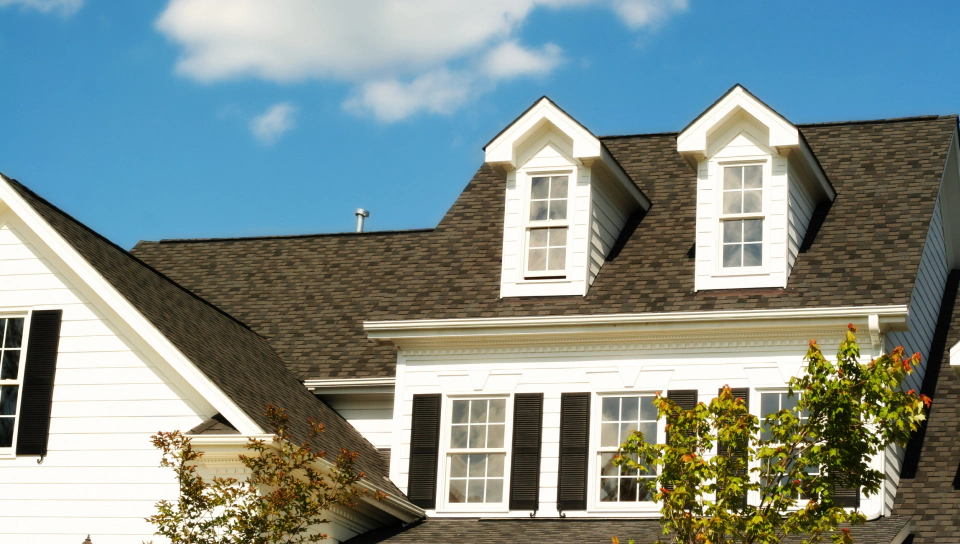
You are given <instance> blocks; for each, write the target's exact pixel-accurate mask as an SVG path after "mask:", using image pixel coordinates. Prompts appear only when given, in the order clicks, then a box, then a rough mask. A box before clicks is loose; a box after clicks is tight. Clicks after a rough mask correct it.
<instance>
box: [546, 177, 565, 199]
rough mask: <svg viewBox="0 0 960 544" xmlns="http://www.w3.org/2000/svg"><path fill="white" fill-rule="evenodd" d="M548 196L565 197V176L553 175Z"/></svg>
mask: <svg viewBox="0 0 960 544" xmlns="http://www.w3.org/2000/svg"><path fill="white" fill-rule="evenodd" d="M550 198H567V176H553V180H552V182H551V184H550Z"/></svg>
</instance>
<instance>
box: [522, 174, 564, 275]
mask: <svg viewBox="0 0 960 544" xmlns="http://www.w3.org/2000/svg"><path fill="white" fill-rule="evenodd" d="M569 180H570V176H569V175H553V176H533V177H531V178H530V213H529V216H528V217H529V219H528V221H527V262H526V271H525V276H526V277H528V278H558V277H560V278H562V277H566V270H567V246H568V235H569V223H568V221H567V200H568V198H569Z"/></svg>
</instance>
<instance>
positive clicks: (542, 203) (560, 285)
mask: <svg viewBox="0 0 960 544" xmlns="http://www.w3.org/2000/svg"><path fill="white" fill-rule="evenodd" d="M484 152H485V154H486V157H485V158H486V162H487V164H489V165H490V166H492V167H493V168H494V169H496V170H497V171H498V172H500V173H501V174H502V175H504V177H505V178H506V187H505V199H506V202H505V207H504V221H503V254H502V265H501V276H500V296H501V297H520V296H555V295H580V296H584V295H586V293H587V290H588V289H589V288H590V285H591V284H592V283H593V280H594V279H595V278H596V277H597V274H599V272H600V267H601V266H603V263H604V261H605V260H606V257H607V255H609V253H610V250H611V249H612V247H613V244H614V243H615V242H616V240H617V238H618V237H619V236H620V231H621V230H622V229H623V227H624V225H625V224H626V222H627V219H628V218H629V217H630V216H631V215H632V214H634V213H635V212H637V211H639V210H647V209H649V208H650V201H649V200H648V199H647V197H646V196H644V195H643V193H642V192H641V191H640V189H638V188H637V186H636V184H635V183H634V182H633V180H631V179H630V177H629V176H627V174H626V172H624V170H623V168H622V167H621V166H620V164H619V163H618V162H617V161H616V160H615V159H614V158H613V157H612V156H611V155H610V152H609V151H608V150H607V148H606V146H604V145H603V143H602V142H601V141H600V139H599V138H597V137H596V136H594V135H593V134H592V133H591V132H590V131H589V130H587V129H586V128H585V127H584V126H583V125H581V124H580V123H578V122H577V121H576V120H574V119H573V118H572V117H570V116H569V115H567V114H566V113H565V112H564V111H563V110H561V109H560V108H559V107H557V105H556V104H554V103H553V102H552V101H551V100H550V99H549V98H546V97H543V98H541V99H540V100H538V101H537V102H536V103H534V105H533V106H531V107H530V108H529V109H528V110H527V111H526V112H524V113H523V114H522V115H521V116H520V117H519V118H518V119H517V120H516V121H514V122H513V123H511V124H510V125H509V126H508V127H507V128H505V129H504V130H503V131H502V132H501V133H500V134H498V135H497V136H496V137H495V138H494V139H493V141H491V142H490V143H489V144H487V146H486V147H484Z"/></svg>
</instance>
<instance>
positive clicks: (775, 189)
mask: <svg viewBox="0 0 960 544" xmlns="http://www.w3.org/2000/svg"><path fill="white" fill-rule="evenodd" d="M766 140H767V136H766V129H765V128H764V127H761V126H758V125H757V124H756V123H755V122H752V120H751V119H750V118H749V116H747V115H746V114H744V113H740V114H738V115H736V116H734V118H733V119H731V120H730V121H728V122H727V123H726V124H725V125H724V126H723V127H720V128H719V129H718V131H717V133H715V134H714V135H711V136H710V137H709V144H710V147H709V148H708V154H709V156H708V157H706V158H704V159H703V160H700V161H699V164H698V167H697V180H698V181H697V249H696V265H695V274H696V276H695V280H694V281H695V289H696V290H698V291H699V290H704V289H739V288H747V287H785V286H786V277H787V248H786V243H787V193H788V191H787V187H788V182H787V170H788V166H787V158H786V157H785V156H782V155H780V154H778V153H777V152H776V151H774V150H771V149H769V148H767V147H766V146H764V145H763V144H761V143H760V142H763V141H766ZM757 160H763V161H765V163H764V172H763V176H764V181H763V183H764V184H763V214H764V216H765V220H764V225H763V239H764V247H763V251H764V255H763V266H762V267H759V269H758V270H752V271H749V272H746V273H745V272H744V271H740V270H736V269H731V270H724V269H722V267H721V260H720V259H721V257H720V253H721V252H720V247H719V246H720V232H719V229H720V213H721V203H722V202H721V200H722V187H723V180H722V178H721V176H722V168H723V167H722V163H723V162H734V163H736V162H738V161H748V162H749V161H757Z"/></svg>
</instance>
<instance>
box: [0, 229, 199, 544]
mask: <svg viewBox="0 0 960 544" xmlns="http://www.w3.org/2000/svg"><path fill="white" fill-rule="evenodd" d="M5 217H6V218H5V219H4V216H0V225H2V226H0V311H6V310H11V309H24V308H33V309H47V308H49V309H62V310H63V324H62V330H61V338H60V352H59V357H58V361H57V372H56V382H55V386H54V391H53V410H52V418H51V422H50V438H49V454H48V455H47V456H46V457H45V458H44V459H43V464H37V458H36V457H20V458H12V459H11V458H7V459H0V533H3V534H4V535H10V536H7V538H0V540H7V539H9V538H12V540H13V541H20V542H31V543H37V544H42V543H46V542H50V543H54V542H56V543H60V542H80V541H82V540H83V539H84V538H85V537H86V535H87V534H88V533H90V534H91V536H92V540H93V541H94V542H96V543H97V544H110V543H121V542H122V543H128V542H139V541H141V540H144V539H150V538H152V536H151V534H152V529H151V526H150V525H149V524H148V523H147V522H146V521H144V518H145V517H147V516H149V515H151V513H152V511H153V505H154V503H155V502H156V501H158V500H160V499H163V498H172V497H175V496H176V492H177V487H176V484H175V482H174V481H173V480H172V474H171V472H170V470H169V469H161V468H159V467H158V464H159V462H160V455H159V453H158V452H157V450H155V449H154V448H153V446H152V445H151V444H150V436H151V435H153V434H155V433H156V432H157V431H158V430H174V429H180V430H188V429H190V428H192V427H194V426H196V425H197V424H199V423H201V422H202V421H204V419H205V416H206V415H212V414H203V413H202V412H201V410H200V409H199V408H198V407H197V405H196V403H194V402H191V401H190V400H186V399H187V396H186V395H184V394H183V393H182V392H181V391H180V390H179V389H178V387H177V386H176V385H175V384H174V383H172V382H171V380H169V379H167V377H165V376H164V375H163V373H162V372H161V370H160V369H158V367H157V366H156V365H155V364H154V363H153V362H151V361H150V360H148V359H147V358H146V357H145V356H144V355H143V354H142V353H140V352H139V351H138V350H137V349H135V348H134V347H133V346H132V344H131V342H129V340H128V339H127V338H126V337H124V335H122V334H121V333H119V332H118V330H117V328H116V327H115V326H114V324H112V323H111V322H110V321H108V320H107V319H106V318H104V316H103V315H102V314H101V313H100V312H99V311H98V309H97V308H96V307H94V305H93V304H91V303H90V301H89V300H88V299H87V298H85V297H84V296H83V294H81V292H80V291H79V290H78V289H77V288H76V287H77V286H76V285H75V284H74V283H72V282H71V280H70V279H68V277H69V275H70V274H69V273H66V274H65V273H63V271H60V270H57V269H55V268H54V266H53V265H52V264H51V261H50V260H48V259H46V258H45V257H44V255H42V254H41V252H40V251H39V250H38V249H37V246H36V245H35V244H31V243H30V242H29V241H28V237H29V234H28V233H27V231H26V229H25V228H24V227H22V226H20V225H18V223H17V221H16V220H15V218H11V217H10V215H9V214H6V216H5ZM18 227H19V228H18ZM13 535H15V536H13ZM157 542H160V540H159V539H158V540H157Z"/></svg>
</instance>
